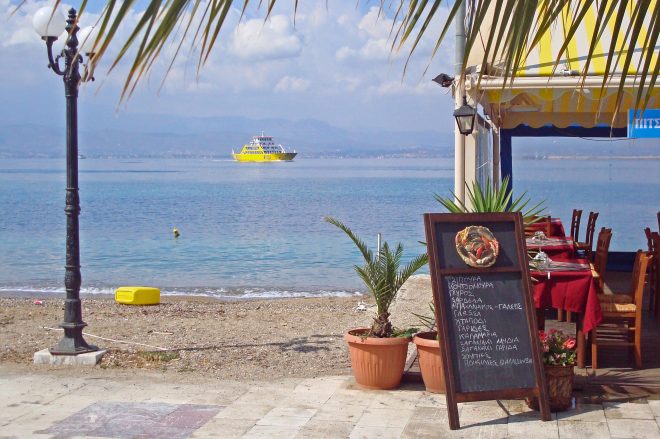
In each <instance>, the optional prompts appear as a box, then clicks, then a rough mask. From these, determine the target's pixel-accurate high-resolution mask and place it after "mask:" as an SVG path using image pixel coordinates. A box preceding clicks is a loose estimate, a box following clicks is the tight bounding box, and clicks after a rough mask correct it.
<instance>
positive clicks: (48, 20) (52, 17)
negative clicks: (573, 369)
mask: <svg viewBox="0 0 660 439" xmlns="http://www.w3.org/2000/svg"><path fill="white" fill-rule="evenodd" d="M32 26H33V27H34V30H35V31H36V32H37V33H38V34H39V36H40V37H41V38H42V39H43V40H49V39H50V40H56V39H57V37H59V36H60V34H61V33H62V32H64V28H65V27H66V20H65V19H64V15H62V13H61V12H60V10H59V9H54V8H52V7H49V6H46V7H43V8H41V9H39V10H38V11H37V12H36V13H35V14H34V17H33V18H32Z"/></svg>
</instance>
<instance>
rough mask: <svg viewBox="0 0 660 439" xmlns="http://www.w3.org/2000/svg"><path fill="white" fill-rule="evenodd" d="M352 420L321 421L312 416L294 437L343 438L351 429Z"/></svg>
mask: <svg viewBox="0 0 660 439" xmlns="http://www.w3.org/2000/svg"><path fill="white" fill-rule="evenodd" d="M354 426H355V424H354V423H353V422H339V421H325V420H324V421H321V420H316V419H315V418H312V419H311V420H310V421H309V422H307V423H306V424H305V425H304V426H303V427H302V428H301V429H300V430H299V431H298V435H297V436H296V439H334V438H336V439H345V438H347V437H349V435H350V434H351V432H352V431H353V427H354Z"/></svg>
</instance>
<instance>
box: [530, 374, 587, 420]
mask: <svg viewBox="0 0 660 439" xmlns="http://www.w3.org/2000/svg"><path fill="white" fill-rule="evenodd" d="M574 367H575V366H549V365H547V364H545V365H543V368H544V370H545V382H546V384H547V386H548V399H549V400H550V410H552V411H553V412H560V411H562V410H566V409H567V408H569V407H570V406H571V399H572V397H573V375H574V374H573V368H574ZM526 401H527V405H528V406H529V407H530V408H532V409H534V410H538V409H539V400H538V398H527V399H526Z"/></svg>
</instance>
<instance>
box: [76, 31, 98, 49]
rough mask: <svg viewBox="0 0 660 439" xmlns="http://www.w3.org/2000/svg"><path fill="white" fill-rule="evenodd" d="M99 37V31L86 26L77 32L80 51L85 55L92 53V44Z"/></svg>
mask: <svg viewBox="0 0 660 439" xmlns="http://www.w3.org/2000/svg"><path fill="white" fill-rule="evenodd" d="M98 36H99V31H98V29H97V28H96V27H94V26H87V27H83V28H82V29H80V31H79V32H78V41H79V42H80V51H81V52H82V53H85V54H90V53H92V52H93V49H94V43H96V40H97V38H98Z"/></svg>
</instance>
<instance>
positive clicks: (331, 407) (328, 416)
mask: <svg viewBox="0 0 660 439" xmlns="http://www.w3.org/2000/svg"><path fill="white" fill-rule="evenodd" d="M365 410H366V408H365V406H363V405H359V404H344V403H336V402H333V401H330V402H328V403H325V404H323V405H322V406H321V407H320V408H319V409H318V411H317V412H316V414H315V415H314V416H313V417H312V421H337V422H351V423H356V422H357V421H358V419H360V417H361V416H362V413H364V411H365Z"/></svg>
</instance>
